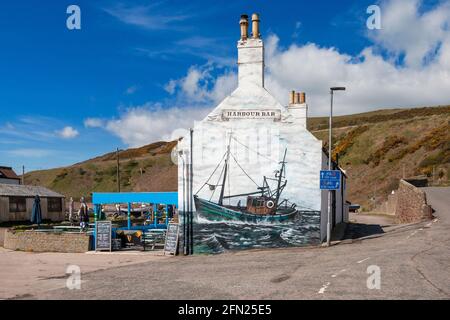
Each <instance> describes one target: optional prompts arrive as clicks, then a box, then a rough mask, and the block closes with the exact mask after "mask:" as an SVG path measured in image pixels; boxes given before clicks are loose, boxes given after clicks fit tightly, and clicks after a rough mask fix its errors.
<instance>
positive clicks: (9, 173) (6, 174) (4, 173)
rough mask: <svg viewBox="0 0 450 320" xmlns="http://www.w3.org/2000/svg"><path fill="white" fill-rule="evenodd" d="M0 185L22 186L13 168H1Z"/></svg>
mask: <svg viewBox="0 0 450 320" xmlns="http://www.w3.org/2000/svg"><path fill="white" fill-rule="evenodd" d="M0 183H4V184H20V178H19V177H18V176H17V174H16V173H15V172H14V170H13V169H12V168H11V167H4V166H0Z"/></svg>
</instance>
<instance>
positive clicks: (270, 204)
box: [266, 200, 275, 209]
mask: <svg viewBox="0 0 450 320" xmlns="http://www.w3.org/2000/svg"><path fill="white" fill-rule="evenodd" d="M274 206H275V203H274V202H273V201H272V200H269V201H267V202H266V207H267V208H269V209H272V208H273V207H274Z"/></svg>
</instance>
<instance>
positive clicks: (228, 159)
mask: <svg viewBox="0 0 450 320" xmlns="http://www.w3.org/2000/svg"><path fill="white" fill-rule="evenodd" d="M230 144H231V134H230V141H229V142H228V146H227V158H226V160H225V171H224V173H223V180H222V188H221V189H220V197H219V202H218V204H219V205H221V206H222V205H223V195H224V193H225V183H226V180H227V174H228V164H229V161H230Z"/></svg>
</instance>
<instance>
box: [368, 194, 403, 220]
mask: <svg viewBox="0 0 450 320" xmlns="http://www.w3.org/2000/svg"><path fill="white" fill-rule="evenodd" d="M397 199H398V197H397V193H396V191H392V193H391V194H390V195H388V199H387V201H385V202H383V203H382V204H380V205H379V206H377V207H376V208H375V209H374V210H373V212H374V213H383V214H389V215H393V216H394V215H395V210H396V209H397Z"/></svg>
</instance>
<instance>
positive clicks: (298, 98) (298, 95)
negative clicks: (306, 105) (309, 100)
mask: <svg viewBox="0 0 450 320" xmlns="http://www.w3.org/2000/svg"><path fill="white" fill-rule="evenodd" d="M299 103H300V92H297V93H296V94H295V104H299Z"/></svg>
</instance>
